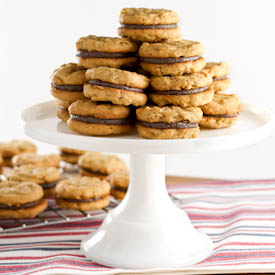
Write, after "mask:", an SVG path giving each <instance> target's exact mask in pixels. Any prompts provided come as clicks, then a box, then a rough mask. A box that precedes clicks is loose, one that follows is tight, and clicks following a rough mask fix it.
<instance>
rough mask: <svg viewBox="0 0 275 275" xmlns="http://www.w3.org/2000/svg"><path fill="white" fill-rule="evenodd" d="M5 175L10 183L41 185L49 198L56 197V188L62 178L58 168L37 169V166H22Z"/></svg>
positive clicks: (8, 171)
mask: <svg viewBox="0 0 275 275" xmlns="http://www.w3.org/2000/svg"><path fill="white" fill-rule="evenodd" d="M4 175H5V176H6V178H7V179H8V180H10V181H19V182H23V181H32V182H35V183H37V184H39V185H40V186H41V187H42V188H43V190H44V196H45V197H47V198H49V197H53V196H54V195H55V186H56V184H57V182H58V181H59V180H60V177H61V175H60V173H59V170H58V169H57V168H56V167H37V166H35V165H22V166H20V167H16V168H14V169H13V170H7V171H5V172H4Z"/></svg>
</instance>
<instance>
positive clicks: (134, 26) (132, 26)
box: [121, 24, 178, 30]
mask: <svg viewBox="0 0 275 275" xmlns="http://www.w3.org/2000/svg"><path fill="white" fill-rule="evenodd" d="M177 27H178V25H177V24H158V25H137V24H121V28H125V29H138V30H144V29H175V28H177Z"/></svg>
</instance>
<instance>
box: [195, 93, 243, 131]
mask: <svg viewBox="0 0 275 275" xmlns="http://www.w3.org/2000/svg"><path fill="white" fill-rule="evenodd" d="M201 109H202V111H203V117H202V119H201V121H200V126H202V127H206V128H213V129H218V128H227V127H230V126H232V125H233V124H234V123H235V122H236V120H237V119H238V115H239V113H240V112H241V110H242V106H241V103H240V100H239V98H238V96H237V95H235V94H223V93H216V94H215V95H214V98H213V101H212V102H210V103H208V104H206V105H204V106H202V107H201Z"/></svg>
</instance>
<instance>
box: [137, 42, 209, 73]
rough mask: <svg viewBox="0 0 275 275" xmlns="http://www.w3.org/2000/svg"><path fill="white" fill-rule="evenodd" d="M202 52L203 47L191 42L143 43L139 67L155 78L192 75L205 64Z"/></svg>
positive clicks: (140, 50) (198, 43)
mask: <svg viewBox="0 0 275 275" xmlns="http://www.w3.org/2000/svg"><path fill="white" fill-rule="evenodd" d="M203 52H204V47H203V45H202V44H201V43H200V42H196V41H191V40H180V41H166V42H162V43H146V42H145V43H143V44H142V45H141V47H140V48H139V56H140V61H141V63H140V65H141V67H142V68H143V69H144V70H145V71H147V72H149V73H151V74H152V75H155V76H162V75H182V74H184V73H194V72H198V71H200V70H201V69H202V68H203V67H204V66H205V64H206V62H205V59H204V58H203V57H201V55H202V54H203Z"/></svg>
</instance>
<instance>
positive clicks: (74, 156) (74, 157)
mask: <svg viewBox="0 0 275 275" xmlns="http://www.w3.org/2000/svg"><path fill="white" fill-rule="evenodd" d="M59 151H60V157H61V159H62V160H63V161H65V162H67V163H71V164H77V162H78V159H79V157H80V156H81V155H83V154H84V153H86V151H84V150H78V149H73V148H66V147H60V148H59Z"/></svg>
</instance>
